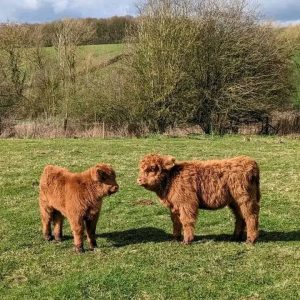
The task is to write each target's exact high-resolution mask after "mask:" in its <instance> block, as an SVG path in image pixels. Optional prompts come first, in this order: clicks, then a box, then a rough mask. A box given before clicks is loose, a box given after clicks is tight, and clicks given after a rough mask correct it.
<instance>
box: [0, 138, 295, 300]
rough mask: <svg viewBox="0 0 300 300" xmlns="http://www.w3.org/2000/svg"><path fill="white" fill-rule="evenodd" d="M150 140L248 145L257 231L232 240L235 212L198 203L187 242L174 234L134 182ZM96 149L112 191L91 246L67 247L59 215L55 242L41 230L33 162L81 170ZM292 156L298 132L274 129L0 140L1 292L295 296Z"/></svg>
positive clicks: (228, 147)
mask: <svg viewBox="0 0 300 300" xmlns="http://www.w3.org/2000/svg"><path fill="white" fill-rule="evenodd" d="M149 152H159V153H164V154H166V153H168V154H172V155H174V156H176V157H177V158H178V159H181V160H182V159H196V158H197V159H211V158H226V157H232V156H235V155H240V154H245V155H250V156H252V157H254V158H255V159H256V160H257V161H258V163H259V165H260V167H261V189H262V200H261V226H260V229H261V238H260V241H259V242H258V243H257V244H256V245H255V246H250V245H246V244H244V243H236V242H231V241H230V234H231V232H232V231H233V222H234V220H233V217H232V215H231V213H230V211H229V210H228V209H223V210H219V211H215V212H207V211H201V212H200V214H199V220H198V224H197V229H196V234H197V239H196V242H195V243H194V244H193V245H191V246H184V245H181V244H180V243H177V242H172V241H171V240H170V233H171V220H170V217H169V214H168V211H167V210H166V209H165V208H163V207H162V206H161V205H160V204H159V203H158V201H157V199H156V196H155V195H154V194H153V193H151V192H148V191H146V190H144V189H142V188H140V187H138V186H137V185H136V184H135V181H136V177H137V163H138V160H139V159H140V158H141V157H142V156H143V155H144V154H146V153H149ZM99 161H105V162H109V163H111V164H113V166H114V167H115V169H116V170H117V176H118V182H119V184H120V192H119V193H117V194H116V195H114V196H112V197H110V198H106V199H105V200H104V205H103V211H102V214H101V216H100V220H99V223H98V226H97V233H98V238H97V242H98V245H99V248H98V249H97V251H95V252H85V253H84V254H82V255H78V254H75V253H74V251H73V249H72V237H71V232H70V227H69V224H68V223H67V222H66V223H65V227H64V228H65V230H64V235H65V240H64V241H63V242H62V243H60V244H57V243H54V242H45V241H43V239H42V236H41V226H40V216H39V209H38V201H37V197H38V186H37V185H38V179H39V175H40V173H41V171H42V168H43V166H44V165H45V164H48V163H52V164H58V165H61V166H65V167H68V168H70V169H71V170H73V171H80V170H83V169H85V168H88V167H89V166H91V165H93V164H95V163H96V162H99ZM299 161H300V140H299V139H288V138H284V139H279V138H277V137H265V138H263V137H253V138H252V139H251V141H246V140H244V139H243V137H240V136H232V137H224V138H219V137H215V138H206V137H202V136H199V137H198V136H195V137H191V138H165V137H152V138H149V139H105V140H102V139H54V140H51V139H48V140H0V166H1V172H0V220H1V221H0V236H1V241H0V295H1V299H299V298H300V218H299V200H300V199H299V196H300V187H299V182H300V164H299ZM141 200H151V201H153V204H152V205H144V204H143V201H141Z"/></svg>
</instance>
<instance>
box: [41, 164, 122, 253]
mask: <svg viewBox="0 0 300 300" xmlns="http://www.w3.org/2000/svg"><path fill="white" fill-rule="evenodd" d="M117 191H118V184H117V182H116V175H115V172H114V170H113V169H112V168H111V166H109V165H107V164H97V165H96V166H94V167H92V168H90V169H88V170H86V171H84V172H82V173H71V172H70V171H68V170H67V169H64V168H61V167H58V166H52V165H48V166H46V167H45V169H44V171H43V173H42V176H41V179H40V198H39V204H40V212H41V219H42V225H43V235H44V238H45V239H46V240H51V239H52V235H51V222H53V233H54V238H55V240H56V241H60V240H61V239H62V227H63V220H64V217H66V218H67V219H68V221H69V222H70V225H71V229H72V232H73V236H74V244H75V249H76V250H77V251H78V252H83V251H84V249H83V231H84V225H85V227H86V234H87V239H88V242H89V247H90V249H94V247H96V246H97V244H96V236H95V231H96V225H97V221H98V217H99V213H100V209H101V205H102V198H103V197H104V196H107V195H111V194H113V193H115V192H117Z"/></svg>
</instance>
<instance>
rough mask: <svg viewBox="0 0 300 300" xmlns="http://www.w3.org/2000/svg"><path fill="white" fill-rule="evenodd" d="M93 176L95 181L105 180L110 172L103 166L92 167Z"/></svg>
mask: <svg viewBox="0 0 300 300" xmlns="http://www.w3.org/2000/svg"><path fill="white" fill-rule="evenodd" d="M91 177H92V179H93V181H104V180H105V179H106V178H107V177H108V174H107V173H106V172H105V171H104V170H103V168H102V167H101V166H96V167H93V168H92V169H91Z"/></svg>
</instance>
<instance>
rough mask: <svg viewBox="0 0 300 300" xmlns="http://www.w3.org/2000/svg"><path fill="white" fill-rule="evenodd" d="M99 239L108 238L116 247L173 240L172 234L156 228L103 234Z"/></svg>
mask: <svg viewBox="0 0 300 300" xmlns="http://www.w3.org/2000/svg"><path fill="white" fill-rule="evenodd" d="M97 237H98V238H107V239H108V240H110V241H111V242H113V244H114V246H115V247H123V246H127V245H133V244H143V243H161V242H166V241H170V240H171V239H172V235H171V234H168V233H166V232H165V231H164V230H162V229H159V228H154V227H142V228H135V229H128V230H124V231H113V232H108V233H101V234H98V235H97Z"/></svg>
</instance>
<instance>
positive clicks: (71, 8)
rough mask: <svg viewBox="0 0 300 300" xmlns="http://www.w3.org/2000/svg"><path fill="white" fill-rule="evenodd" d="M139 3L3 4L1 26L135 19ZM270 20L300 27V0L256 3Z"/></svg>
mask: <svg viewBox="0 0 300 300" xmlns="http://www.w3.org/2000/svg"><path fill="white" fill-rule="evenodd" d="M136 2H137V0H0V22H7V21H11V22H18V23H23V22H28V23H37V22H48V21H52V20H57V19H61V18H73V17H74V18H85V17H94V18H107V17H111V16H124V15H135V14H136V8H135V3H136ZM255 2H256V3H258V4H259V6H260V9H261V11H262V13H263V15H264V16H265V18H266V19H268V20H273V21H278V22H280V23H300V0H255Z"/></svg>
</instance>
